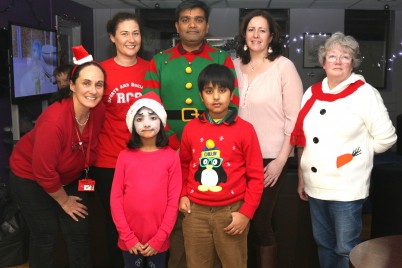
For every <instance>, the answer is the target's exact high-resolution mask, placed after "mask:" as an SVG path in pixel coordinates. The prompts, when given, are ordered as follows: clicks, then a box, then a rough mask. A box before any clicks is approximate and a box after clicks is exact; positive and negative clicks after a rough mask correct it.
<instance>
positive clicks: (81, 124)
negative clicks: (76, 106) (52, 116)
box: [75, 112, 91, 127]
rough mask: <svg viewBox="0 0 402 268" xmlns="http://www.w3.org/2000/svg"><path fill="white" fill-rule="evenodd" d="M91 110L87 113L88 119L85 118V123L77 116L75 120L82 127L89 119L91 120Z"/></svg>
mask: <svg viewBox="0 0 402 268" xmlns="http://www.w3.org/2000/svg"><path fill="white" fill-rule="evenodd" d="M90 113H91V112H88V113H87V119H86V120H85V122H84V123H80V121H79V120H78V117H77V116H75V121H77V124H78V125H80V126H81V127H83V126H85V125H86V124H87V123H88V120H89V114H90Z"/></svg>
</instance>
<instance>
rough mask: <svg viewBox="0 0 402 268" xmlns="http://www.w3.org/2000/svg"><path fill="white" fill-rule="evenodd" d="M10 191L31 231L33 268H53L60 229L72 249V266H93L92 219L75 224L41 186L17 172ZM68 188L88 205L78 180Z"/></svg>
mask: <svg viewBox="0 0 402 268" xmlns="http://www.w3.org/2000/svg"><path fill="white" fill-rule="evenodd" d="M10 189H11V194H12V196H13V198H14V200H15V201H16V202H17V204H18V206H19V207H20V209H21V212H22V215H23V216H24V219H25V221H26V222H27V225H28V228H29V231H30V235H29V239H30V243H29V267H31V268H51V267H53V262H54V260H53V256H54V250H55V246H56V242H57V237H58V233H59V230H60V229H61V232H62V234H63V237H64V240H65V242H66V246H67V250H68V257H69V267H70V268H75V267H77V268H78V267H92V263H91V252H90V242H89V241H90V238H89V225H88V224H89V220H88V217H86V218H85V219H83V218H79V220H78V222H76V221H74V220H73V219H72V218H71V217H70V216H69V215H68V214H67V213H65V212H64V210H63V209H62V208H61V207H60V205H59V204H58V203H57V202H56V201H55V200H54V199H53V198H52V197H51V196H50V195H49V194H48V193H46V192H45V191H44V190H43V188H42V187H41V186H39V184H37V183H36V182H34V181H31V180H28V179H23V178H20V177H17V176H16V175H14V174H13V173H10ZM64 189H65V191H66V192H67V194H68V195H74V196H79V197H81V198H82V201H81V202H82V203H83V204H84V205H86V206H87V205H88V204H87V201H88V200H87V193H85V192H78V180H76V181H75V182H73V183H71V184H69V185H67V186H64Z"/></svg>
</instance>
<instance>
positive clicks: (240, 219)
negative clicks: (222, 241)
mask: <svg viewBox="0 0 402 268" xmlns="http://www.w3.org/2000/svg"><path fill="white" fill-rule="evenodd" d="M249 222H250V219H249V218H248V217H247V216H245V215H243V214H241V213H240V212H232V222H231V223H230V224H229V225H228V226H227V227H225V228H224V229H223V230H224V231H225V232H226V233H227V234H229V235H239V234H242V233H243V232H244V230H245V229H246V228H247V225H248V223H249Z"/></svg>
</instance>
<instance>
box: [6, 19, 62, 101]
mask: <svg viewBox="0 0 402 268" xmlns="http://www.w3.org/2000/svg"><path fill="white" fill-rule="evenodd" d="M9 32H10V51H11V53H10V54H11V61H10V64H11V101H12V102H13V103H17V104H18V103H19V102H22V101H28V100H34V99H46V98H48V97H49V96H50V95H51V94H53V93H54V92H56V91H57V84H56V81H55V78H54V77H53V71H54V69H55V68H56V67H57V34H56V31H55V30H48V29H40V28H36V27H30V26H24V25H19V24H14V23H10V24H9Z"/></svg>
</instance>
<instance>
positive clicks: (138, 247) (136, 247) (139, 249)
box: [128, 242, 144, 255]
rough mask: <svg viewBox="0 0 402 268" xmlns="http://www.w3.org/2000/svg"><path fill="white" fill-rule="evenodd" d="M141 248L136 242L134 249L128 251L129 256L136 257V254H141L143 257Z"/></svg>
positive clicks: (141, 245)
mask: <svg viewBox="0 0 402 268" xmlns="http://www.w3.org/2000/svg"><path fill="white" fill-rule="evenodd" d="M143 247H144V245H143V244H141V243H140V242H138V243H137V244H135V246H134V247H132V248H130V249H129V250H128V251H129V252H130V254H134V255H138V253H141V254H142V255H144V253H143V251H142V248H143Z"/></svg>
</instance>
